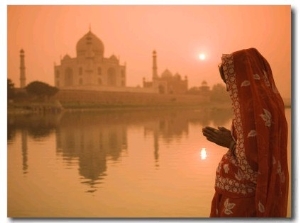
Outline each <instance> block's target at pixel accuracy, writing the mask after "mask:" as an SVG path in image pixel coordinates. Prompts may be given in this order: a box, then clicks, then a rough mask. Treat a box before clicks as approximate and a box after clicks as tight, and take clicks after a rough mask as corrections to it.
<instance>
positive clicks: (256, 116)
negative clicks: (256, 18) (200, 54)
mask: <svg viewBox="0 0 300 223" xmlns="http://www.w3.org/2000/svg"><path fill="white" fill-rule="evenodd" d="M222 68H223V73H224V76H225V82H226V85H227V89H228V91H229V94H230V98H231V100H232V107H233V111H234V119H233V122H232V135H233V137H234V139H235V140H236V148H235V151H234V153H233V152H232V151H228V152H227V153H226V154H225V155H224V156H223V158H222V160H221V161H220V163H219V166H218V168H217V171H216V181H215V195H214V197H213V200H212V206H211V213H210V216H211V217H286V214H287V201H288V188H289V173H288V163H287V134H288V130H287V122H286V118H285V113H284V104H283V100H282V98H281V96H280V94H279V92H278V90H277V88H276V86H275V83H274V79H273V75H272V70H271V67H270V65H269V63H268V62H267V60H266V59H265V58H264V57H263V56H262V55H261V54H260V53H259V52H258V51H257V50H256V49H254V48H250V49H246V50H240V51H237V52H234V53H232V54H225V55H223V56H222Z"/></svg>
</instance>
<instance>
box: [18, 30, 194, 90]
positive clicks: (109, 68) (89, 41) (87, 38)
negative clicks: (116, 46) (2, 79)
mask: <svg viewBox="0 0 300 223" xmlns="http://www.w3.org/2000/svg"><path fill="white" fill-rule="evenodd" d="M152 65H153V66H152V71H151V72H152V80H150V81H146V79H145V78H142V80H141V81H142V87H129V86H127V85H126V78H127V75H128V74H127V72H126V63H124V64H120V61H119V59H118V58H117V57H116V56H115V55H111V56H110V57H105V56H104V44H103V42H102V41H101V40H100V39H99V38H98V37H97V36H96V35H95V34H94V33H92V32H91V30H90V29H89V31H88V32H87V33H86V34H85V35H83V37H81V38H80V39H79V40H78V42H77V44H76V57H71V56H70V55H68V54H66V55H65V56H63V57H62V58H61V59H60V64H55V65H54V86H55V87H57V88H59V89H61V90H89V91H106V92H136V93H154V94H185V93H186V92H187V90H188V80H187V77H186V76H185V77H184V78H182V77H181V75H180V74H178V73H176V74H174V75H173V74H172V72H171V71H169V70H168V69H166V70H164V72H162V73H161V75H159V74H158V68H157V53H156V51H153V52H152ZM24 67H25V65H24V51H23V50H21V51H20V81H21V82H20V83H21V88H22V87H25V79H26V77H25V68H24ZM141 76H142V77H143V76H144V74H141Z"/></svg>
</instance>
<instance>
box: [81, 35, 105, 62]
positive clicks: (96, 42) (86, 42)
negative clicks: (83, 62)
mask: <svg viewBox="0 0 300 223" xmlns="http://www.w3.org/2000/svg"><path fill="white" fill-rule="evenodd" d="M91 50H92V51H93V52H94V53H95V55H96V56H103V54H104V45H103V43H102V41H101V40H100V39H99V38H98V37H97V36H96V35H95V34H93V33H92V32H91V31H89V32H88V33H87V34H85V35H84V36H83V37H82V38H81V39H80V40H79V41H78V42H77V45H76V51H77V55H82V53H85V52H86V51H91Z"/></svg>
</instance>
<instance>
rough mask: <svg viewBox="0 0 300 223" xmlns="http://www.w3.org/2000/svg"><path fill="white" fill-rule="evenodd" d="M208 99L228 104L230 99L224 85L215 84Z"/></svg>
mask: <svg viewBox="0 0 300 223" xmlns="http://www.w3.org/2000/svg"><path fill="white" fill-rule="evenodd" d="M210 99H211V100H212V101H217V102H230V98H229V95H228V92H227V91H226V87H225V86H224V84H216V85H214V86H213V87H212V90H211V98H210Z"/></svg>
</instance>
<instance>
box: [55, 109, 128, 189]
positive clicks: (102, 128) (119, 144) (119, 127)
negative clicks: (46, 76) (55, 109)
mask: <svg viewBox="0 0 300 223" xmlns="http://www.w3.org/2000/svg"><path fill="white" fill-rule="evenodd" d="M125 122H126V120H122V119H120V117H119V115H117V114H112V113H98V112H89V113H81V112H76V113H67V114H65V115H64V116H63V117H62V118H61V121H60V125H59V127H58V129H57V137H56V140H57V143H56V145H57V154H58V155H61V156H63V158H64V159H65V161H66V162H67V164H68V163H69V164H71V163H72V161H73V160H74V159H75V160H76V159H78V165H79V174H80V176H81V177H82V179H83V180H82V183H83V184H87V185H89V187H90V189H89V190H87V192H95V191H96V188H97V185H99V184H101V183H102V182H103V179H104V177H105V176H106V170H107V164H106V163H107V160H112V161H116V160H118V159H119V157H120V155H121V152H122V150H124V149H126V148H127V138H126V126H125Z"/></svg>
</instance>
